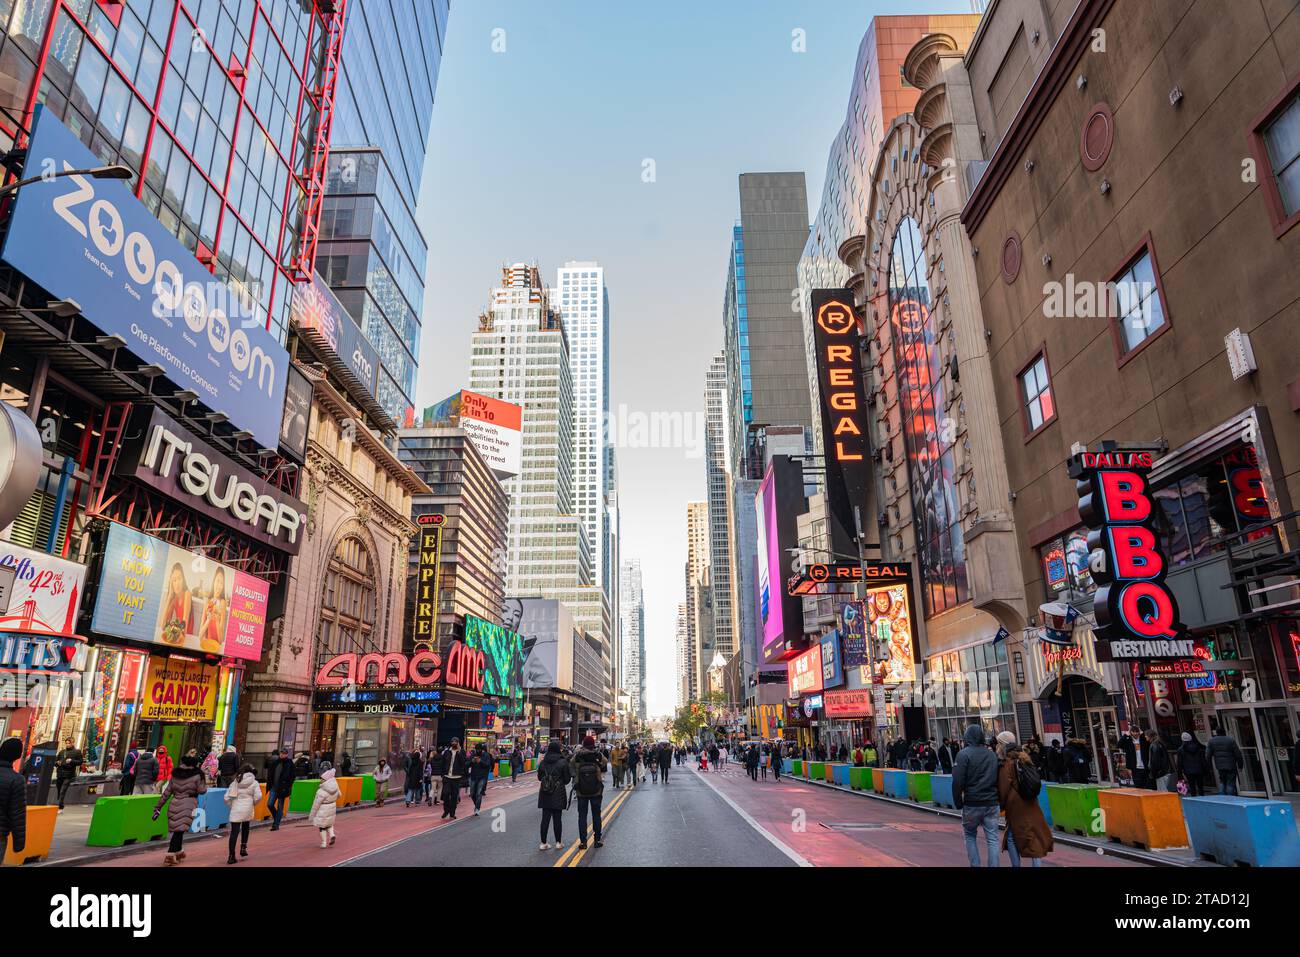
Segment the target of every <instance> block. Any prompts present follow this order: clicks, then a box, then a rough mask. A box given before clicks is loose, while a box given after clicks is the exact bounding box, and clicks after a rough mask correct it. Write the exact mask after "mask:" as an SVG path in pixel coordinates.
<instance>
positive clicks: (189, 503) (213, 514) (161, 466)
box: [117, 405, 307, 555]
mask: <svg viewBox="0 0 1300 957" xmlns="http://www.w3.org/2000/svg"><path fill="white" fill-rule="evenodd" d="M117 473H118V474H119V475H122V476H125V477H126V478H130V479H134V480H135V481H137V482H140V483H142V484H143V485H146V486H148V487H149V488H152V489H156V490H157V491H159V492H161V493H162V494H163V495H166V496H167V497H168V498H171V499H175V500H176V501H177V502H179V503H181V504H182V505H184V506H186V507H188V508H192V509H194V510H195V511H197V512H201V513H202V514H204V515H206V516H208V517H209V518H211V519H213V520H214V521H217V522H219V523H220V524H222V525H225V526H227V527H229V528H232V529H234V530H235V531H237V532H239V533H240V534H242V535H246V536H248V537H249V538H252V539H255V540H256V541H259V542H262V543H264V544H266V545H270V546H271V547H272V548H277V549H279V550H280V551H283V552H288V553H289V554H291V555H296V554H298V550H299V549H300V548H301V547H302V536H303V530H304V528H305V527H306V523H307V518H306V515H305V514H304V512H305V511H306V509H305V508H304V506H303V504H302V502H300V501H298V500H297V499H296V498H294V497H293V496H291V495H288V494H287V493H285V492H282V491H280V490H279V489H278V488H276V487H275V486H274V485H272V484H270V483H269V482H266V481H264V480H262V479H260V478H258V477H257V476H256V475H254V474H253V473H252V472H250V471H248V470H247V469H245V468H243V467H241V466H239V465H236V464H235V463H234V462H233V461H231V459H229V458H228V457H226V456H225V455H222V454H221V453H220V452H218V451H217V450H216V449H214V448H213V447H212V446H210V445H208V444H207V443H206V442H202V441H200V440H199V439H198V438H196V437H195V436H194V435H192V434H191V433H190V432H189V431H188V430H186V429H185V428H184V427H183V426H181V425H180V424H179V423H177V422H175V421H174V420H172V419H171V418H170V417H169V416H167V415H164V414H163V413H162V412H160V411H159V410H158V409H155V408H151V407H149V406H144V405H137V406H136V407H135V408H134V409H133V410H132V411H131V423H130V428H129V429H128V430H127V433H126V437H125V439H124V441H123V447H122V451H121V453H120V454H119V455H118V459H117Z"/></svg>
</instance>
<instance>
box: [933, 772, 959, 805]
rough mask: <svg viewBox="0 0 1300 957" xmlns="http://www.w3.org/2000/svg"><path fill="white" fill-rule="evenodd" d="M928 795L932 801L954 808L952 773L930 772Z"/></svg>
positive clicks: (955, 803)
mask: <svg viewBox="0 0 1300 957" xmlns="http://www.w3.org/2000/svg"><path fill="white" fill-rule="evenodd" d="M930 797H932V798H933V799H934V803H935V804H938V805H940V806H942V807H951V808H955V807H956V806H957V802H956V801H954V800H953V797H952V775H951V774H932V775H930Z"/></svg>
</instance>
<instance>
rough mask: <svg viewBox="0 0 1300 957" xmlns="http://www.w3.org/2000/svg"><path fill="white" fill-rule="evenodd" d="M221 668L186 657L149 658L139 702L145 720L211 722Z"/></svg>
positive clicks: (213, 717) (215, 705) (214, 709)
mask: <svg viewBox="0 0 1300 957" xmlns="http://www.w3.org/2000/svg"><path fill="white" fill-rule="evenodd" d="M220 671H221V669H220V668H219V667H218V666H216V665H205V664H204V663H203V662H201V661H191V660H189V659H185V658H154V657H150V659H149V671H148V674H146V675H145V679H144V689H143V691H144V694H143V700H142V701H141V702H140V719H141V720H142V721H185V722H196V721H212V720H213V719H215V718H216V716H217V680H218V678H219V676H220Z"/></svg>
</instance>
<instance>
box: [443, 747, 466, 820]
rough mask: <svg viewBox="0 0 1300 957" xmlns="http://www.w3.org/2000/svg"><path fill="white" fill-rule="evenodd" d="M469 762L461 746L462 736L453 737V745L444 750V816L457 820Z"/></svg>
mask: <svg viewBox="0 0 1300 957" xmlns="http://www.w3.org/2000/svg"><path fill="white" fill-rule="evenodd" d="M467 770H468V764H467V762H466V760H465V752H464V751H462V750H461V748H460V738H452V739H451V745H450V746H449V747H448V748H447V749H446V750H445V751H443V752H442V816H443V817H449V818H451V819H452V820H453V821H454V820H456V805H457V804H459V803H460V788H461V785H462V784H464V783H465V774H466V772H467Z"/></svg>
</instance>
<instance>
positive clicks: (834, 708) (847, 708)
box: [822, 688, 872, 718]
mask: <svg viewBox="0 0 1300 957" xmlns="http://www.w3.org/2000/svg"><path fill="white" fill-rule="evenodd" d="M822 706H823V707H824V708H825V709H826V717H828V718H869V717H871V715H872V709H871V689H870V688H854V689H851V690H848V691H828V692H826V694H824V695H822Z"/></svg>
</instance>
